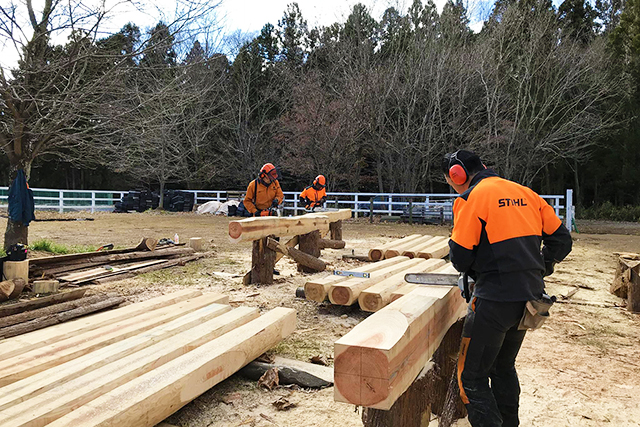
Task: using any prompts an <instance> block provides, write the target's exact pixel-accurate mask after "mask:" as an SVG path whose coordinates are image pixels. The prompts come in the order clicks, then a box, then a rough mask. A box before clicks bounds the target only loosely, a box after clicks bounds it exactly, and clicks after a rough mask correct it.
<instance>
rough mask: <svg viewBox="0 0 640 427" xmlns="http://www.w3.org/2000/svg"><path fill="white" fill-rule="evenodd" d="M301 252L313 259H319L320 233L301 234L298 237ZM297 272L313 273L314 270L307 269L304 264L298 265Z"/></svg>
mask: <svg viewBox="0 0 640 427" xmlns="http://www.w3.org/2000/svg"><path fill="white" fill-rule="evenodd" d="M298 239H299V244H298V247H299V248H300V251H301V252H304V253H306V254H309V255H311V256H312V257H315V258H320V239H321V237H320V231H317V230H316V231H312V232H311V233H307V234H303V235H300V236H299V237H298ZM298 271H303V272H305V273H315V272H316V270H314V269H313V268H309V267H307V266H305V265H304V264H300V263H298Z"/></svg>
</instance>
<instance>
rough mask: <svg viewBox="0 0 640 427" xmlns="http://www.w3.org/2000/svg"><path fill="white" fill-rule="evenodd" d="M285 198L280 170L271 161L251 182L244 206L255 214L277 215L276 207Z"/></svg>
mask: <svg viewBox="0 0 640 427" xmlns="http://www.w3.org/2000/svg"><path fill="white" fill-rule="evenodd" d="M283 200H284V194H283V193H282V188H280V183H279V182H278V171H277V170H276V167H275V166H273V164H271V163H266V164H265V165H264V166H262V168H261V169H260V173H259V175H258V177H257V178H256V179H254V180H253V181H251V182H250V183H249V186H248V187H247V192H246V194H245V196H244V206H245V208H246V209H247V211H249V213H251V215H253V216H270V215H275V208H277V207H278V205H280V204H281V203H282V201H283Z"/></svg>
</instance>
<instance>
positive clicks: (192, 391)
mask: <svg viewBox="0 0 640 427" xmlns="http://www.w3.org/2000/svg"><path fill="white" fill-rule="evenodd" d="M295 324H296V313H295V310H292V309H287V308H282V307H279V308H276V309H273V310H271V311H268V312H266V313H264V314H262V315H260V312H259V310H258V309H256V308H249V307H238V308H232V307H230V306H229V305H228V297H226V296H224V295H219V294H205V295H202V294H201V293H200V292H199V291H194V290H184V291H181V292H177V293H174V294H170V295H165V296H161V297H158V298H154V299H151V300H147V301H145V302H142V303H137V304H131V305H128V306H126V307H122V308H118V309H116V310H111V311H108V312H105V313H100V314H96V315H94V316H91V317H88V318H84V319H79V320H75V321H73V322H68V323H65V324H62V325H56V326H52V327H49V328H46V329H44V330H42V331H36V332H32V333H30V334H27V335H23V336H21V337H15V338H10V339H7V340H4V341H3V342H2V346H0V360H1V361H2V363H0V426H3V427H4V426H13V427H19V426H44V425H49V426H67V427H69V426H82V427H91V426H98V425H100V426H104V425H111V426H128V427H135V426H140V427H146V426H149V427H150V426H154V425H156V424H157V423H159V422H161V421H162V420H163V419H165V418H166V417H167V416H169V415H171V414H172V413H174V412H175V411H177V410H178V409H180V408H181V407H182V406H184V405H186V404H187V403H189V402H190V401H191V400H193V399H195V398H196V397H198V396H199V395H201V394H202V393H204V392H206V391H207V390H209V389H210V388H211V387H213V386H214V385H216V384H217V383H219V382H220V381H222V380H224V379H226V378H228V377H229V376H231V375H232V374H233V373H235V372H236V371H238V370H239V369H241V368H242V367H243V366H245V365H246V364H248V363H249V362H251V361H252V360H253V359H255V358H256V357H258V356H260V355H261V354H262V353H264V352H265V351H267V350H268V349H270V348H272V347H273V346H275V345H277V344H278V343H279V342H280V341H281V340H282V339H283V338H285V337H286V336H287V335H289V334H290V333H291V332H293V330H294V329H295Z"/></svg>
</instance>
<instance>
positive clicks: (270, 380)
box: [258, 368, 280, 391]
mask: <svg viewBox="0 0 640 427" xmlns="http://www.w3.org/2000/svg"><path fill="white" fill-rule="evenodd" d="M279 384H280V378H279V377H278V368H271V369H269V370H268V371H267V372H265V373H264V375H262V376H261V377H260V379H259V380H258V387H264V388H266V389H268V390H270V391H271V390H273V389H274V388H276V387H278V385H279Z"/></svg>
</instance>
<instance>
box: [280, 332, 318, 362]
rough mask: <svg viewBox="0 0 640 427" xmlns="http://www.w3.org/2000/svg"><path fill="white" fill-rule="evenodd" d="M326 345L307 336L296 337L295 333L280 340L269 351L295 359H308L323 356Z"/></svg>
mask: <svg viewBox="0 0 640 427" xmlns="http://www.w3.org/2000/svg"><path fill="white" fill-rule="evenodd" d="M325 351H326V346H325V345H323V343H322V342H320V341H314V340H312V339H310V338H309V337H304V338H303V337H297V336H295V335H293V336H289V337H288V338H286V339H284V340H282V341H280V344H278V345H277V346H275V347H274V348H273V349H271V350H270V351H269V353H273V354H277V355H281V356H285V357H291V358H292V359H297V360H309V359H310V358H311V357H313V356H324V355H325Z"/></svg>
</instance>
